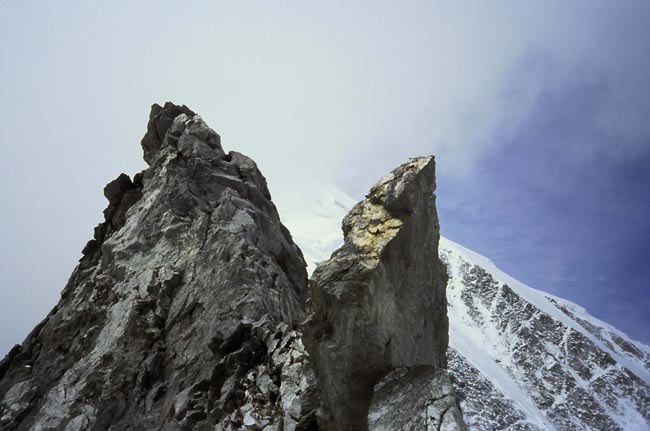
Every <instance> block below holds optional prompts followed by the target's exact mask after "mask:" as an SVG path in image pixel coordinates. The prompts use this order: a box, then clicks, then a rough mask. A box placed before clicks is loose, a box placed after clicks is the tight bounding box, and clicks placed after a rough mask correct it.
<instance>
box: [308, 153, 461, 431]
mask: <svg viewBox="0 0 650 431" xmlns="http://www.w3.org/2000/svg"><path fill="white" fill-rule="evenodd" d="M434 189H435V162H434V159H433V157H422V158H416V159H411V160H410V161H409V162H407V163H405V164H403V165H402V166H400V167H398V168H397V169H395V170H394V171H393V172H391V173H390V174H388V175H387V176H385V177H384V178H382V179H381V180H380V181H379V182H378V183H377V184H376V185H375V186H374V187H372V189H371V190H370V193H369V194H368V196H367V197H366V199H365V200H363V201H362V202H360V203H359V204H357V205H356V206H355V207H354V208H353V209H352V210H351V211H350V212H349V213H348V214H347V216H346V217H345V218H344V220H343V233H344V245H343V246H342V247H341V248H339V249H338V250H336V251H335V252H334V253H333V254H332V257H331V259H330V260H328V261H326V262H324V263H322V264H320V265H319V266H318V267H317V268H316V270H315V272H314V274H313V276H312V279H311V281H310V298H311V306H310V315H309V317H308V319H307V321H306V323H305V327H304V330H305V344H306V346H307V348H308V351H309V354H310V356H311V358H312V360H313V362H314V365H315V367H316V371H317V375H318V378H319V382H320V388H321V396H322V403H323V408H322V411H321V414H320V418H319V421H320V422H319V423H320V425H321V427H322V428H323V429H325V430H338V431H348V430H350V431H351V430H355V431H358V430H366V429H368V426H369V424H368V413H369V409H370V405H371V402H372V399H373V394H374V392H375V385H376V384H377V383H379V382H380V380H381V379H382V377H383V376H385V375H386V374H388V373H389V372H391V371H394V370H396V369H398V368H406V369H408V368H413V367H421V366H425V367H429V369H430V370H444V369H445V367H446V351H447V344H448V321H447V302H446V296H445V288H446V282H447V274H446V271H445V268H444V266H443V264H442V263H441V261H440V260H439V258H438V240H439V226H438V217H437V214H436V207H435V195H434ZM443 374H444V373H443ZM410 375H411V374H410V373H409V372H407V373H406V374H404V375H403V376H402V377H403V378H406V379H408V378H409V377H408V376H410ZM440 378H441V379H442V380H445V379H448V378H447V376H446V374H444V375H443V376H441V377H440ZM397 380H398V381H394V382H393V383H392V384H391V387H393V389H394V393H400V391H402V390H404V389H405V388H406V387H408V385H409V383H408V381H400V380H399V379H397ZM434 380H435V379H434ZM428 381H429V382H431V381H433V380H432V379H428ZM436 381H438V380H436ZM446 385H447V386H448V387H449V388H451V385H450V384H446ZM452 392H453V391H452ZM450 394H451V393H450ZM450 397H451V400H452V401H453V402H451V403H450V405H452V407H453V408H452V409H450V410H449V412H448V413H449V414H452V413H454V414H455V415H456V416H457V417H460V415H459V414H458V411H457V405H456V402H455V399H454V397H453V394H451V395H450ZM380 398H381V400H382V401H381V403H383V404H385V405H388V406H393V407H395V406H396V404H395V403H390V402H387V401H386V397H385V396H381V397H380ZM402 407H404V406H403V405H402ZM398 409H399V407H398ZM393 413H395V414H397V412H393ZM389 416H390V415H389ZM386 418H387V417H386ZM386 418H384V419H386ZM375 419H377V418H375ZM375 419H372V418H371V420H370V423H371V425H372V426H375V425H373V424H377V423H383V424H384V425H385V424H386V421H383V422H382V421H380V422H377V420H375ZM386 420H388V421H389V422H388V423H390V420H389V419H386ZM437 420H439V418H437V419H436V421H437ZM384 425H382V427H378V428H377V429H387V428H386V427H385V426H384ZM393 425H395V426H397V424H395V423H393ZM436 425H438V423H436ZM458 426H459V427H460V428H461V429H462V427H463V425H462V420H461V421H460V423H459V424H458ZM395 429H398V428H395ZM409 429H429V428H426V427H425V428H417V427H415V428H409ZM430 429H439V428H430ZM450 429H451V428H450Z"/></svg>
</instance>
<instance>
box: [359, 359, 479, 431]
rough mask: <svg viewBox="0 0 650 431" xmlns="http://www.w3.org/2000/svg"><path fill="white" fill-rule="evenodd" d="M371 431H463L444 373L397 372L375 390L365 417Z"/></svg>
mask: <svg viewBox="0 0 650 431" xmlns="http://www.w3.org/2000/svg"><path fill="white" fill-rule="evenodd" d="M368 425H369V426H368V428H369V429H371V430H374V431H392V430H409V431H416V430H417V431H440V430H445V431H463V430H465V429H466V428H465V426H464V423H463V418H462V416H461V414H460V410H459V409H458V401H457V399H456V394H455V393H454V389H453V386H452V383H451V380H450V379H449V376H448V374H447V370H446V369H441V368H434V367H428V366H421V367H413V368H397V369H396V370H394V371H391V372H390V373H389V374H388V375H386V376H385V377H384V378H383V379H382V380H381V381H380V382H379V383H378V384H377V385H376V386H375V393H374V395H373V397H372V403H371V404H370V412H369V414H368Z"/></svg>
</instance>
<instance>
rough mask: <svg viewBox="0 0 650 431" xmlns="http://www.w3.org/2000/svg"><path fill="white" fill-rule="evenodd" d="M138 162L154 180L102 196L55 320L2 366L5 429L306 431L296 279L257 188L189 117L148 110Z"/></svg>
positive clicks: (284, 240) (261, 187) (307, 385)
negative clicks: (98, 219)
mask: <svg viewBox="0 0 650 431" xmlns="http://www.w3.org/2000/svg"><path fill="white" fill-rule="evenodd" d="M142 147H143V150H144V158H145V160H146V161H147V163H148V164H149V166H150V167H149V168H148V169H147V170H145V171H144V172H143V173H141V174H138V175H136V176H135V178H134V179H133V180H131V179H130V178H129V177H128V176H127V175H124V174H122V175H120V176H119V177H118V178H117V179H116V180H115V181H113V182H111V183H109V184H108V185H107V186H106V189H105V190H104V194H105V196H106V198H107V199H108V201H109V206H108V208H107V209H106V211H105V212H104V218H105V221H104V222H103V223H102V224H100V225H99V226H98V227H97V228H96V229H95V235H94V239H93V240H91V241H90V242H89V243H88V244H87V245H86V247H84V250H83V257H82V259H81V261H80V264H79V266H78V267H77V268H76V269H75V271H74V272H73V274H72V276H71V277H70V281H69V282H68V284H67V286H66V287H65V289H64V291H63V294H62V297H61V300H60V302H59V304H58V305H57V306H56V307H55V308H54V309H53V310H52V311H51V313H50V314H49V315H48V316H47V318H46V319H45V320H44V321H43V322H42V323H41V324H39V325H38V326H37V327H36V328H35V329H34V330H33V331H32V333H31V334H30V335H29V336H28V337H27V338H26V340H25V341H24V343H23V344H22V345H21V346H17V347H15V348H14V349H13V350H12V351H11V353H10V354H9V355H8V356H7V357H6V358H5V360H3V361H2V362H1V363H0V428H2V429H3V430H7V431H10V430H105V429H111V430H127V429H129V430H153V429H156V430H161V429H162V430H181V429H183V430H185V429H201V430H203V429H205V430H208V429H209V430H214V429H250V430H261V429H273V430H294V429H308V427H309V426H312V425H310V423H311V424H314V423H315V422H314V419H313V418H314V413H313V411H314V410H315V408H316V407H317V405H316V404H315V402H314V398H313V393H312V392H313V391H312V389H311V387H312V386H311V382H312V381H313V380H314V378H313V374H312V373H311V371H310V366H309V360H308V356H307V355H306V354H305V353H304V349H303V347H302V343H301V340H300V334H299V333H297V332H295V331H294V327H295V326H296V324H297V323H299V322H301V321H302V320H303V319H304V317H305V311H304V303H305V300H306V293H307V292H306V291H307V287H306V286H307V281H306V272H305V263H304V260H303V258H302V254H301V252H300V250H299V249H298V248H297V247H296V246H295V244H294V243H293V241H292V239H291V236H290V235H289V233H288V231H287V230H286V229H285V228H284V227H283V226H282V224H281V223H280V220H279V217H278V214H277V211H276V209H275V207H274V205H273V203H272V202H271V196H270V194H269V191H268V189H267V186H266V181H265V179H264V177H263V176H262V174H261V173H260V172H259V170H258V169H257V167H256V165H255V163H254V162H253V161H252V160H251V159H249V158H247V157H246V156H244V155H242V154H239V153H236V152H230V153H227V154H226V153H225V152H224V151H223V149H222V147H221V144H220V138H219V135H217V134H216V133H215V132H214V131H213V130H211V129H210V128H208V127H207V126H206V124H205V123H204V122H203V121H202V120H201V118H200V117H199V116H196V115H195V114H194V113H193V112H192V111H191V110H190V109H189V108H187V107H185V106H176V105H173V104H171V103H167V104H166V105H165V106H164V107H161V106H158V105H154V107H153V108H152V112H151V118H150V121H149V125H148V130H147V133H146V135H145V137H144V138H143V140H142ZM270 424H273V427H271V425H270Z"/></svg>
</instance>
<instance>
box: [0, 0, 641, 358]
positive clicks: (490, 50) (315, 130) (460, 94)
mask: <svg viewBox="0 0 650 431" xmlns="http://www.w3.org/2000/svg"><path fill="white" fill-rule="evenodd" d="M350 3H351V2H343V1H331V2H327V3H321V4H316V3H313V4H312V3H308V2H304V1H300V2H299V1H286V2H281V3H280V2H276V3H273V4H271V3H270V2H262V1H255V2H225V1H223V2H221V1H193V2H186V3H184V4H180V3H178V2H172V1H157V2H153V1H140V2H125V1H116V2H111V4H110V6H103V5H101V4H99V3H90V2H81V1H61V2H56V3H55V2H47V3H46V2H32V1H24V2H8V1H5V2H0V56H1V58H2V59H3V60H2V65H3V67H2V68H0V100H2V104H0V118H2V119H3V127H1V128H0V151H1V152H2V157H0V181H1V183H2V184H3V187H2V188H0V261H2V262H3V269H4V271H3V281H2V283H0V297H1V298H2V301H0V354H1V353H2V352H4V351H6V350H8V349H9V348H10V347H11V345H12V344H14V343H17V342H20V341H21V340H22V339H23V338H24V336H25V335H27V333H28V332H29V330H30V329H31V328H32V327H33V326H34V325H35V324H36V323H37V322H38V321H39V320H40V319H41V318H43V317H44V316H45V315H46V313H47V312H48V311H49V309H50V308H51V307H52V306H53V305H54V304H55V303H56V302H57V300H58V296H59V293H60V291H61V290H62V288H63V286H64V284H65V282H66V280H67V277H68V276H69V274H70V273H71V271H72V269H73V267H74V265H75V264H76V260H77V259H78V257H79V254H80V250H81V248H82V247H83V245H84V244H85V242H86V241H87V240H88V239H89V238H90V237H91V235H92V228H93V226H94V225H95V224H96V223H98V222H99V221H100V220H101V211H102V210H103V208H104V207H105V202H104V198H103V196H102V193H101V191H102V188H103V186H104V185H105V184H106V183H107V182H108V181H110V180H111V179H113V178H115V177H116V176H117V175H118V174H119V173H120V172H126V173H130V174H133V173H135V172H137V171H139V170H141V169H143V168H144V167H145V165H144V163H143V162H142V160H141V150H140V147H139V140H140V139H141V137H142V135H143V133H144V130H145V127H146V120H147V115H148V111H149V106H150V105H151V104H152V103H154V102H158V103H162V102H164V101H166V100H173V101H175V102H176V103H185V104H187V105H188V106H190V107H191V108H192V109H194V110H195V111H197V112H199V113H200V114H201V115H202V116H203V117H204V118H205V120H206V121H207V122H208V124H209V125H211V126H212V127H213V128H214V129H215V130H217V132H219V133H220V134H221V135H222V141H223V144H224V147H225V148H226V149H227V150H237V151H241V152H243V153H245V154H248V155H250V156H251V157H253V158H254V159H255V160H256V161H257V162H258V164H259V166H260V168H261V169H262V171H263V172H264V173H265V175H266V176H267V178H268V180H269V185H270V188H271V191H272V192H273V190H286V189H290V188H291V187H292V184H295V182H296V181H300V179H301V178H304V177H305V176H315V177H320V178H324V179H326V180H328V181H331V182H334V183H336V184H337V185H338V186H340V187H341V188H342V189H344V190H345V191H347V192H348V193H350V194H351V195H353V196H356V197H361V196H362V194H363V193H364V192H365V191H366V190H367V189H368V187H369V186H370V185H371V184H372V183H374V182H375V181H376V180H377V179H378V178H379V177H381V176H382V175H383V174H385V173H386V172H387V171H388V170H390V169H392V168H393V167H395V166H397V165H399V164H400V163H401V162H403V161H404V160H405V159H406V158H408V157H411V156H416V155H425V154H436V156H437V162H438V183H439V192H438V196H439V200H438V205H439V211H440V216H441V222H442V229H443V233H444V234H446V235H447V236H449V237H450V238H451V239H453V240H456V241H458V242H460V243H462V244H463V245H465V246H467V247H469V248H472V249H475V250H476V251H478V252H480V253H481V254H484V255H486V256H488V257H490V258H491V259H492V260H493V261H494V262H495V263H496V264H497V265H499V266H500V267H501V268H502V269H504V270H505V271H506V272H509V273H510V274H512V275H513V276H515V277H517V278H519V279H521V280H522V281H523V282H525V283H527V284H529V285H531V286H533V287H536V288H539V289H542V290H547V291H549V292H551V293H554V294H556V295H558V296H561V297H565V298H567V299H570V300H573V301H574V302H577V303H578V304H581V305H583V306H585V307H586V308H587V309H588V310H589V311H590V312H591V313H592V314H594V315H596V316H597V317H600V318H601V319H603V320H605V321H607V322H609V323H612V324H614V325H615V326H617V327H618V328H620V329H622V330H624V331H625V332H627V333H628V334H630V335H631V336H632V337H634V338H636V339H639V340H643V341H645V342H646V343H648V344H650V335H648V334H650V321H649V318H648V315H649V313H648V312H647V310H648V309H649V306H650V292H649V290H650V286H649V285H650V274H649V272H648V271H649V269H648V268H649V265H648V262H649V261H650V250H649V249H648V245H647V244H648V242H649V241H648V240H650V232H649V230H650V221H649V220H650V192H649V186H650V174H649V168H648V167H649V166H650V165H649V162H650V121H648V118H650V115H649V114H650V98H649V97H648V94H650V25H648V24H649V23H650V5H649V4H648V3H647V2H645V1H619V2H593V1H575V2H564V1H557V2H553V1H543V2H542V1H539V2H533V1H531V2H517V1H512V2H507V1H504V2H499V3H498V4H496V5H495V4H493V3H490V4H488V3H487V2H453V4H452V3H451V2H446V3H443V2H430V1H413V2H388V1H359V2H354V3H353V4H350Z"/></svg>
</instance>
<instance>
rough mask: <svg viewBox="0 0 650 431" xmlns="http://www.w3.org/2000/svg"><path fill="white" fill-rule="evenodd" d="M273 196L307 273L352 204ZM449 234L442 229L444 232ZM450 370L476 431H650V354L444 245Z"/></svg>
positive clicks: (319, 192)
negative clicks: (307, 264) (304, 261)
mask: <svg viewBox="0 0 650 431" xmlns="http://www.w3.org/2000/svg"><path fill="white" fill-rule="evenodd" d="M303 187H304V190H303V192H294V193H292V194H291V195H290V196H279V197H278V196H276V197H275V201H276V203H277V204H278V207H279V210H280V214H281V217H282V219H283V221H284V223H285V224H286V225H287V226H288V227H289V229H290V230H291V232H292V235H293V236H294V240H295V241H296V243H298V244H299V245H300V246H301V247H302V249H303V252H304V253H305V258H306V260H307V261H308V263H309V266H310V267H309V269H310V271H311V270H313V268H314V267H315V264H316V263H317V262H318V261H322V260H325V259H328V258H329V254H330V253H331V252H332V251H333V250H334V249H335V248H337V247H338V246H339V244H340V243H341V241H342V239H341V230H340V226H341V220H342V218H343V216H344V215H345V214H346V212H347V210H348V209H349V208H351V207H352V206H353V205H354V204H355V202H356V201H355V200H354V199H353V198H351V197H349V196H348V195H347V194H345V193H344V192H342V191H341V190H339V189H337V188H336V187H333V186H331V185H329V184H323V183H317V182H312V183H309V184H308V185H303ZM443 229H444V226H443ZM440 254H441V258H442V260H443V261H444V262H445V263H446V265H447V268H448V272H449V284H448V288H447V297H448V302H449V308H448V313H449V323H450V348H449V354H448V357H449V370H450V373H451V374H452V375H453V377H454V379H455V385H456V389H457V392H458V393H459V394H460V396H461V399H462V400H461V406H462V409H463V415H464V417H465V421H466V423H467V425H468V427H469V429H470V430H531V431H532V430H607V431H609V430H622V431H635V430H639V431H641V430H650V348H649V347H648V346H645V345H643V344H641V343H638V342H635V341H633V340H630V339H629V338H628V337H627V336H626V335H625V334H623V333H622V332H620V331H618V330H616V329H615V328H614V327H612V326H611V325H608V324H606V323H604V322H602V321H600V320H598V319H596V318H594V317H592V316H590V315H589V314H588V313H587V312H586V311H585V310H584V309H583V308H582V307H580V306H578V305H576V304H574V303H572V302H569V301H566V300H564V299H561V298H558V297H555V296H552V295H550V294H547V293H544V292H542V291H539V290H536V289H533V288H530V287H528V286H526V285H524V284H523V283H521V282H519V281H517V280H515V279H514V278H512V277H510V276H508V275H507V274H505V273H504V272H503V271H501V270H499V269H498V268H497V267H496V266H495V265H494V264H493V263H492V262H491V261H490V260H489V259H487V258H485V257H483V256H481V255H479V254H477V253H475V252H473V251H471V250H469V249H467V248H465V247H463V246H461V245H459V244H456V243H454V242H453V241H450V240H448V239H445V238H441V241H440Z"/></svg>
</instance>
